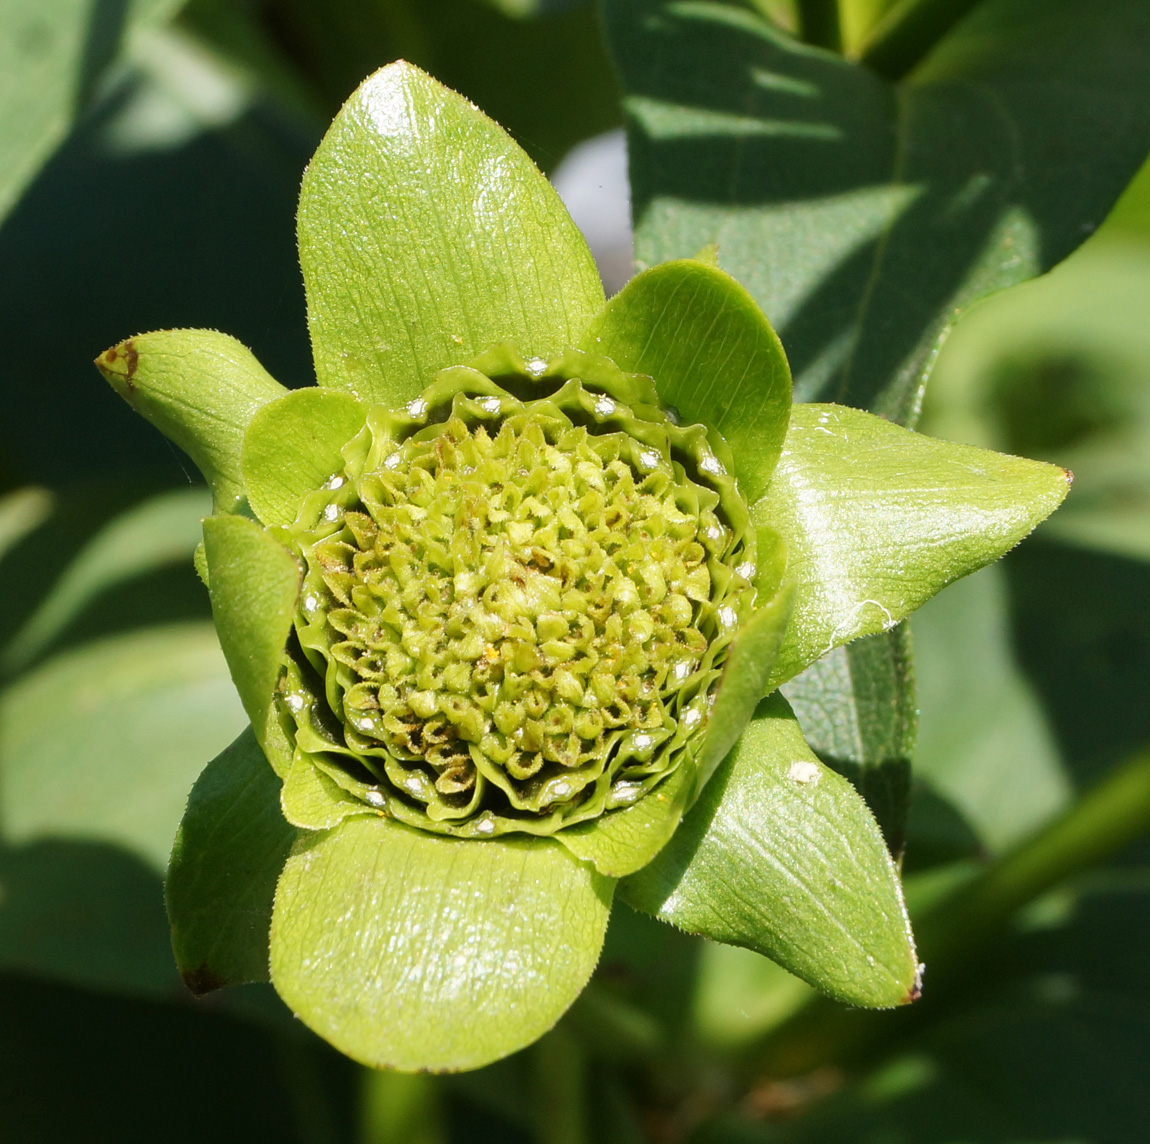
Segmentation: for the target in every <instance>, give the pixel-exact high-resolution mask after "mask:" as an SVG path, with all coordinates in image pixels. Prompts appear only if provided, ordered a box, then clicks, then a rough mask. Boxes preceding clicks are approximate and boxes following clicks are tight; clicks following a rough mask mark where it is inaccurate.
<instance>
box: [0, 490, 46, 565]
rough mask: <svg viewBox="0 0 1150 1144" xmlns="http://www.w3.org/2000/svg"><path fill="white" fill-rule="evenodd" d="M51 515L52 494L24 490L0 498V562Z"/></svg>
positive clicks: (43, 491)
mask: <svg viewBox="0 0 1150 1144" xmlns="http://www.w3.org/2000/svg"><path fill="white" fill-rule="evenodd" d="M51 515H52V494H51V493H50V492H48V490H47V489H38V488H26V489H17V490H16V491H15V492H11V493H6V494H5V495H4V496H2V497H0V560H3V559H4V557H5V555H6V554H7V552H8V550H9V549H10V548H14V547H15V546H16V545H17V544H19V543H20V541H21V540H23V538H24V537H25V536H27V535H28V533H30V532H34V531H35V530H36V529H37V528H39V527H40V525H42V524H43V523H44V521H46V520H47V519H48V517H49V516H51Z"/></svg>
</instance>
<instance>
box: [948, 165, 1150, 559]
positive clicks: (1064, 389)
mask: <svg viewBox="0 0 1150 1144" xmlns="http://www.w3.org/2000/svg"><path fill="white" fill-rule="evenodd" d="M1140 181H1142V182H1143V183H1144V180H1140ZM1135 190H1137V188H1135ZM1146 197H1147V196H1146V192H1145V191H1143V192H1142V194H1141V195H1140V196H1138V195H1136V194H1132V195H1131V203H1132V204H1134V203H1136V202H1137V201H1138V198H1142V199H1145V198H1146ZM1130 213H1133V212H1132V211H1131V212H1130ZM1129 225H1131V226H1133V223H1131V224H1129ZM1107 229H1109V224H1108V227H1107ZM1131 237H1133V236H1131ZM1148 306H1150V249H1148V248H1147V246H1146V244H1145V242H1144V241H1142V242H1136V243H1135V242H1130V241H1122V240H1115V239H1114V238H1106V237H1105V236H1104V235H1102V234H1100V235H1099V236H1098V237H1097V238H1096V239H1093V240H1091V242H1090V243H1088V244H1087V245H1086V246H1085V247H1083V248H1082V249H1081V250H1080V251H1078V252H1077V253H1076V254H1075V255H1074V256H1073V258H1070V259H1068V260H1067V261H1066V263H1065V264H1064V265H1062V266H1059V267H1058V268H1057V269H1056V270H1054V271H1052V272H1051V273H1050V274H1048V275H1046V276H1045V277H1043V278H1040V279H1038V280H1037V281H1035V282H1031V283H1028V284H1027V285H1026V286H1024V287H1022V288H1020V289H1018V290H1011V291H1010V292H1009V293H1007V294H1004V295H1002V296H1000V297H996V298H993V299H991V300H989V301H988V302H987V303H986V304H985V305H982V306H979V308H978V309H977V311H975V312H974V313H972V314H970V315H969V316H968V317H966V318H965V319H964V320H963V321H962V322H961V323H960V324H959V326H958V327H957V328H956V329H955V331H954V334H953V335H952V337H951V338H950V340H949V341H948V342H947V346H946V351H945V352H944V353H943V354H942V355H941V356H940V358H939V365H938V367H937V369H936V371H935V381H934V385H933V388H932V391H931V399H930V401H929V402H928V403H927V410H926V417H927V418H928V419H929V421H930V425H931V428H930V430H929V432H932V433H936V434H938V435H940V436H943V437H947V438H949V439H951V440H959V441H970V442H972V443H974V444H979V445H983V444H985V445H989V446H991V447H993V448H999V449H1005V450H1007V451H1008V452H1011V453H1020V454H1023V455H1025V456H1029V457H1038V458H1040V459H1042V460H1046V461H1057V462H1058V463H1059V464H1062V465H1065V466H1066V467H1067V468H1069V469H1071V470H1072V471H1073V472H1074V496H1073V497H1072V498H1071V499H1070V500H1069V501H1068V502H1067V504H1066V506H1065V508H1064V509H1063V511H1061V512H1059V513H1058V514H1057V516H1056V517H1055V518H1054V519H1053V520H1051V521H1050V523H1049V524H1048V525H1046V526H1045V527H1044V528H1043V532H1044V534H1045V535H1046V536H1048V537H1049V536H1057V537H1058V538H1059V539H1060V540H1065V541H1068V542H1070V543H1072V544H1079V545H1082V546H1089V547H1093V548H1098V549H1102V550H1104V551H1109V552H1113V553H1115V554H1118V555H1123V556H1132V557H1136V558H1139V559H1142V560H1150V406H1148V405H1147V403H1146V401H1145V399H1144V394H1145V387H1146V386H1145V379H1146V376H1147V371H1150V329H1148V328H1147V324H1146V321H1145V315H1146V311H1147V307H1148Z"/></svg>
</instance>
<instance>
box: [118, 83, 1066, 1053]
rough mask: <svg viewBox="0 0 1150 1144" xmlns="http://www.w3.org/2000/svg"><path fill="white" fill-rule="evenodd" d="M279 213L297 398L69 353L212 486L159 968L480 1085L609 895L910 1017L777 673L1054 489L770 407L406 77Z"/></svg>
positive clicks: (726, 284)
mask: <svg viewBox="0 0 1150 1144" xmlns="http://www.w3.org/2000/svg"><path fill="white" fill-rule="evenodd" d="M299 228H300V251H301V261H302V264H303V269H304V279H305V285H306V288H307V297H308V318H309V323H310V326H311V333H312V341H313V346H314V351H315V361H316V372H317V376H318V379H319V383H320V384H319V386H318V387H316V388H311V389H305V390H299V391H296V392H290V393H289V392H288V391H286V390H284V389H283V388H282V387H280V386H278V385H277V384H276V383H275V382H274V381H273V380H272V379H271V378H270V377H268V376H267V374H266V373H265V372H264V371H263V370H262V369H261V368H260V367H259V365H258V363H256V362H255V360H254V359H253V358H252V356H251V354H250V353H249V352H248V351H247V350H245V349H244V348H243V347H242V346H240V345H239V344H238V343H236V342H234V341H233V340H232V339H230V338H227V337H225V336H224V335H221V334H217V333H213V332H209V331H202V330H177V331H167V332H159V333H152V334H144V335H141V336H139V337H137V338H133V339H131V340H129V341H127V342H124V343H122V344H121V345H119V346H116V347H115V348H114V349H111V350H109V351H107V353H105V354H104V355H102V357H101V358H100V359H99V362H98V364H99V366H100V368H101V370H102V371H103V372H104V374H105V376H106V377H107V378H108V379H109V381H111V383H112V384H113V386H114V387H115V388H116V389H117V390H118V391H119V392H120V393H121V395H122V396H124V397H125V398H126V399H127V400H128V401H129V403H131V404H132V405H133V406H135V407H136V408H137V409H138V410H139V411H140V412H141V413H143V414H144V415H145V416H146V417H148V418H149V419H150V420H151V421H152V422H153V423H154V424H156V425H157V426H158V427H159V428H161V429H162V430H163V431H164V432H166V433H167V434H168V435H169V436H170V437H172V439H173V440H175V441H176V442H177V443H179V444H180V445H181V446H182V447H183V448H185V449H186V450H187V451H188V453H189V454H190V455H191V456H192V457H193V459H195V461H196V463H197V464H198V465H199V466H200V468H201V470H202V471H203V473H204V475H205V477H206V478H207V480H208V481H209V483H210V484H211V486H212V490H213V493H214V496H215V504H216V515H215V516H212V517H209V518H208V519H207V520H206V521H205V522H204V548H203V553H202V561H201V568H202V571H203V574H204V577H205V579H206V581H207V582H208V586H209V591H210V594H211V599H212V608H213V612H214V615H215V619H216V625H217V629H218V632H219V636H220V643H221V645H222V647H223V650H224V653H225V655H226V657H227V659H228V663H229V666H230V668H231V671H232V675H233V678H234V680H235V682H236V686H237V688H238V690H239V693H240V696H241V698H242V700H243V703H244V707H245V710H246V711H247V714H248V716H249V718H250V720H251V724H252V729H251V731H249V732H245V734H244V735H243V736H241V737H240V739H238V740H237V741H236V743H234V744H233V745H232V747H230V748H229V749H228V751H226V752H225V753H224V754H223V755H221V756H220V757H219V758H218V759H216V760H215V761H213V762H212V763H211V764H210V765H209V766H208V768H207V770H206V771H205V772H204V775H203V777H202V778H201V780H200V781H199V782H198V783H197V785H196V788H195V790H193V792H192V795H191V798H190V800H189V803H188V810H187V813H186V815H185V818H184V823H183V825H182V826H181V829H180V833H179V836H178V837H177V840H176V846H175V849H174V852H173V855H172V862H171V867H170V871H169V879H168V887H167V895H168V906H169V914H170V917H171V921H172V933H173V944H174V947H175V951H176V956H177V959H178V961H179V963H180V966H181V969H182V970H183V972H184V975H185V979H186V980H187V981H188V982H189V984H190V985H191V986H192V987H193V988H194V989H197V990H199V991H202V990H205V989H209V988H213V987H215V986H218V985H222V984H226V983H228V982H237V981H251V980H260V979H262V978H263V977H264V975H265V970H266V967H269V966H270V974H271V979H272V981H273V983H274V984H275V986H276V988H277V989H278V991H279V992H280V994H281V996H282V997H283V998H284V1000H285V1001H286V1002H287V1003H288V1004H289V1005H290V1006H291V1007H292V1008H293V1009H294V1010H295V1011H296V1012H297V1013H298V1014H299V1016H300V1017H301V1018H302V1019H303V1020H305V1021H306V1022H307V1023H308V1024H309V1025H310V1026H311V1027H312V1028H314V1029H315V1030H316V1031H318V1032H319V1033H320V1034H321V1035H323V1036H324V1037H326V1038H327V1039H328V1040H330V1041H331V1042H332V1043H333V1044H334V1045H336V1046H337V1047H338V1048H340V1049H342V1050H343V1051H344V1052H346V1053H348V1054H349V1055H351V1056H353V1057H355V1058H356V1059H358V1060H361V1061H364V1062H365V1063H368V1064H371V1065H377V1066H386V1067H395V1068H403V1069H460V1068H471V1067H476V1066H478V1065H481V1064H484V1063H486V1062H488V1061H491V1060H494V1059H496V1058H498V1057H500V1056H503V1055H505V1054H507V1053H510V1052H512V1051H514V1050H516V1049H518V1048H521V1047H522V1046H524V1045H526V1044H528V1043H530V1042H531V1041H532V1040H534V1039H535V1038H536V1037H538V1036H540V1035H541V1034H542V1033H543V1032H545V1031H546V1030H547V1029H548V1028H550V1026H551V1025H552V1024H554V1022H555V1021H556V1020H557V1019H558V1018H559V1017H560V1016H561V1015H562V1013H563V1012H564V1011H565V1010H566V1008H567V1007H568V1006H569V1005H570V1004H571V1002H572V1001H573V1000H574V998H575V997H576V996H577V995H578V993H579V992H580V990H581V989H582V988H583V986H584V985H585V984H586V982H587V980H588V978H589V977H590V975H591V973H592V971H593V969H594V966H595V963H596V960H597V958H598V956H599V950H600V948H601V945H602V941H603V934H604V931H605V928H606V924H607V917H608V913H609V908H610V903H611V899H612V896H613V894H614V892H615V889H616V887H618V888H619V889H620V891H621V893H622V894H623V895H624V896H625V897H626V899H627V900H628V901H629V902H630V903H631V904H632V905H633V906H635V907H636V908H638V909H642V910H646V911H648V912H650V913H652V914H654V915H656V916H658V917H660V918H663V919H664V920H666V921H669V922H671V923H673V924H675V925H679V926H681V927H683V928H685V929H688V930H690V931H691V932H694V933H701V934H706V935H708V936H711V937H713V938H715V939H716V940H721V941H727V942H732V943H735V944H740V945H745V946H747V947H749V948H751V949H754V950H758V951H759V952H761V953H764V954H767V955H768V956H771V957H773V958H775V959H776V960H777V961H779V962H780V963H781V964H782V965H784V966H786V967H787V968H788V969H790V970H791V971H792V972H793V973H796V974H797V975H799V976H800V977H802V978H804V979H805V980H807V981H809V982H811V983H812V984H814V985H815V986H817V987H818V988H820V989H823V990H824V991H826V992H828V993H830V994H831V995H833V996H835V997H837V998H839V999H841V1000H843V1001H846V1002H849V1003H851V1004H855V1005H865V1006H872V1007H882V1006H891V1005H896V1004H899V1003H902V1002H904V1001H907V1000H911V999H913V997H914V996H916V995H917V990H918V982H919V976H920V968H921V967H920V966H919V965H918V962H917V958H916V956H915V952H914V945H913V941H912V939H911V935H910V930H909V925H908V923H907V919H906V911H905V909H904V906H903V902H902V894H901V889H900V885H899V879H898V874H897V871H896V869H895V866H894V863H893V861H892V859H891V857H890V855H889V854H888V853H887V850H886V848H885V846H884V845H883V841H882V837H881V835H880V833H879V831H878V828H877V826H876V824H875V822H874V819H873V817H872V815H871V814H870V812H869V810H868V809H867V807H866V805H865V804H864V803H863V801H862V800H861V799H860V798H859V796H858V795H857V793H856V792H855V790H854V789H853V787H851V785H850V784H849V783H848V782H846V780H844V779H843V778H841V777H840V776H839V775H837V774H835V773H834V772H833V771H831V770H829V769H828V768H826V767H825V766H824V765H823V764H822V763H821V762H820V761H819V760H818V758H816V757H815V755H814V754H813V753H812V752H811V751H810V749H809V748H808V747H807V745H806V743H805V741H804V740H803V737H802V733H801V730H800V729H799V726H798V724H797V722H796V720H795V718H794V715H793V714H792V713H791V711H790V709H789V708H788V707H787V706H786V704H785V702H783V700H782V699H781V698H779V697H778V696H777V695H776V694H774V692H775V689H776V688H777V686H778V685H779V684H780V683H782V682H785V681H786V680H787V679H789V678H791V677H792V676H794V675H795V674H797V673H798V672H800V671H802V670H803V669H804V668H805V667H807V666H808V665H810V664H811V663H812V662H814V661H815V660H816V659H818V658H819V657H821V656H822V655H824V654H825V653H826V652H828V651H830V650H832V649H833V648H835V647H838V646H840V645H842V644H844V643H846V642H847V641H849V640H852V639H855V638H857V637H859V636H863V635H867V634H871V633H874V632H877V631H882V630H886V629H889V628H890V627H892V626H894V625H895V624H897V623H898V622H899V621H901V620H902V619H903V618H905V616H906V615H907V614H908V613H909V612H910V611H911V610H913V609H914V608H915V607H917V606H918V605H919V604H921V603H922V602H923V601H924V600H926V599H927V598H928V597H930V596H931V595H932V594H933V593H935V592H937V591H938V590H939V589H940V588H942V587H944V586H945V585H946V584H947V583H949V582H950V581H952V580H954V579H955V578H957V577H959V576H962V575H965V574H966V573H968V572H971V571H973V570H974V569H976V568H978V567H980V566H981V565H983V564H985V563H987V562H989V561H991V560H993V559H995V558H997V557H998V556H999V555H1001V554H1002V553H1003V552H1004V551H1006V550H1007V549H1008V548H1010V547H1011V546H1012V545H1014V544H1015V543H1017V542H1018V540H1020V539H1021V538H1022V537H1023V536H1025V535H1026V533H1027V532H1029V531H1030V529H1032V528H1033V527H1034V525H1035V524H1036V523H1037V522H1038V521H1039V520H1041V519H1042V518H1043V517H1044V516H1045V515H1046V514H1047V513H1049V512H1050V511H1051V510H1052V509H1053V508H1054V507H1055V506H1056V505H1057V504H1058V503H1059V501H1060V500H1061V499H1062V497H1063V496H1064V495H1065V492H1066V487H1067V477H1066V474H1065V473H1064V472H1063V471H1062V470H1060V469H1056V468H1053V467H1051V466H1047V465H1041V464H1037V463H1035V462H1031V461H1025V460H1020V459H1018V458H1015V457H1004V456H1000V455H997V454H993V453H988V452H985V451H983V450H978V449H972V448H968V447H965V446H959V445H951V444H947V443H945V442H940V441H932V440H930V439H927V438H924V437H921V436H918V435H917V434H914V433H911V432H909V431H907V430H904V429H900V428H898V427H896V426H893V425H891V424H889V423H887V422H885V421H882V420H881V419H879V418H876V417H872V416H869V415H868V414H865V413H861V412H858V411H856V410H853V409H845V408H839V407H836V406H829V405H826V406H796V407H794V408H793V409H792V407H791V398H790V376H789V372H788V369H787V364H786V360H785V358H784V356H783V352H782V349H781V347H780V345H779V342H778V339H777V338H776V336H775V334H774V332H773V331H772V330H771V328H770V326H769V324H768V323H767V321H766V319H765V318H764V317H763V315H762V314H761V312H760V311H759V310H758V308H757V307H756V305H755V303H754V302H753V300H752V299H751V298H750V296H749V295H748V294H747V293H746V291H745V290H743V288H742V287H741V286H739V285H738V283H736V282H735V281H734V280H733V279H731V278H730V277H729V276H728V275H726V274H724V273H723V272H722V271H720V270H719V269H718V268H717V267H715V266H713V265H708V264H707V263H705V262H703V261H695V260H685V261H678V262H671V263H666V264H663V265H660V266H656V267H653V268H652V269H650V270H647V271H644V272H643V273H641V274H639V275H638V276H637V277H636V278H634V279H633V280H632V281H631V282H630V283H629V284H628V285H627V287H626V288H625V289H624V290H623V291H622V292H621V293H620V294H618V295H617V296H616V297H615V298H613V299H611V300H610V301H608V302H605V301H604V298H603V295H602V290H601V287H600V285H599V281H598V278H597V276H596V273H595V269H594V265H593V263H592V261H591V258H590V255H589V253H588V251H587V248H586V245H585V244H584V242H583V240H582V238H581V237H580V235H579V234H578V232H577V231H576V229H575V227H574V225H573V224H572V223H571V220H570V218H569V217H568V216H567V215H566V212H565V211H564V210H563V208H562V206H561V204H560V203H559V201H558V199H557V198H556V196H555V194H554V192H553V191H552V190H551V188H550V187H549V185H548V184H547V183H546V181H545V180H544V179H543V177H542V176H541V175H540V174H539V172H538V171H536V170H535V169H534V167H533V166H532V165H531V164H530V162H529V161H528V160H527V158H526V156H525V155H524V154H523V153H522V152H521V151H520V150H519V149H518V147H516V145H515V144H514V143H513V142H512V141H511V140H510V139H509V138H508V137H507V136H506V135H505V134H504V133H503V132H502V131H501V130H500V129H499V128H498V127H497V126H496V125H495V124H493V123H492V122H491V121H490V120H488V119H486V118H485V117H484V116H483V115H482V114H481V113H479V112H478V111H477V110H476V109H475V108H474V107H472V106H470V105H469V104H467V103H466V101H464V100H462V99H461V98H459V97H458V96H456V95H454V94H453V93H451V92H449V91H447V90H446V89H445V88H443V87H442V86H441V85H439V84H438V83H436V82H435V81H434V80H432V79H431V78H430V77H428V76H427V75H425V74H423V73H422V72H420V71H419V70H418V69H416V68H413V67H411V66H409V65H407V64H403V63H398V64H394V65H392V66H390V67H387V68H384V69H383V70H382V71H380V72H378V73H376V74H375V75H374V76H372V77H370V78H369V79H368V80H367V81H366V82H365V83H364V84H363V86H362V87H361V88H360V89H359V90H358V91H357V92H356V93H355V94H354V95H353V96H352V98H351V99H350V100H349V101H348V103H347V105H346V106H345V108H344V109H343V111H342V112H341V113H340V115H339V116H338V118H337V119H336V121H335V123H334V124H333V126H332V128H331V130H330V131H329V132H328V134H327V136H326V137H325V139H324V141H323V143H322V144H321V146H320V149H319V151H318V152H317V154H316V156H315V158H314V160H313V161H312V163H311V166H310V167H309V169H308V172H307V175H306V176H305V179H304V185H303V192H302V195H301V202H300V215H299ZM265 760H266V762H265ZM266 764H270V768H269V767H268V766H267V765H266ZM277 803H278V805H277Z"/></svg>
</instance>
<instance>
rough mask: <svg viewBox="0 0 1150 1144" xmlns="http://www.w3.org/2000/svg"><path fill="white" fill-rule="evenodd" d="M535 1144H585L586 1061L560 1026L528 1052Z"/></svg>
mask: <svg viewBox="0 0 1150 1144" xmlns="http://www.w3.org/2000/svg"><path fill="white" fill-rule="evenodd" d="M531 1053H532V1065H533V1069H534V1073H535V1078H534V1087H535V1094H536V1100H537V1104H536V1108H535V1139H536V1141H538V1144H588V1141H589V1140H590V1137H589V1136H588V1135H587V1109H586V1091H587V1085H586V1080H587V1075H586V1074H587V1061H586V1058H585V1057H584V1055H583V1050H582V1049H581V1048H580V1046H579V1042H578V1041H577V1040H576V1039H575V1037H574V1036H573V1035H572V1034H571V1032H570V1031H569V1030H568V1029H567V1028H565V1027H564V1026H563V1025H562V1024H560V1025H557V1026H556V1027H555V1028H554V1029H552V1030H551V1032H550V1033H548V1034H547V1035H546V1036H545V1037H543V1039H542V1040H539V1041H536V1043H535V1045H534V1047H533V1048H532V1050H531Z"/></svg>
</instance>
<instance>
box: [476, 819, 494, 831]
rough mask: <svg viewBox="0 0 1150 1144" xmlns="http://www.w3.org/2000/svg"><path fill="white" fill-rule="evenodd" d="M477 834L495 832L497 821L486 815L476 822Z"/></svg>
mask: <svg viewBox="0 0 1150 1144" xmlns="http://www.w3.org/2000/svg"><path fill="white" fill-rule="evenodd" d="M475 833H476V834H494V833H495V823H494V821H492V819H491V818H489V817H487V816H486V815H485V816H484V817H483V818H481V819H479V820H478V821H477V822H476V823H475Z"/></svg>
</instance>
